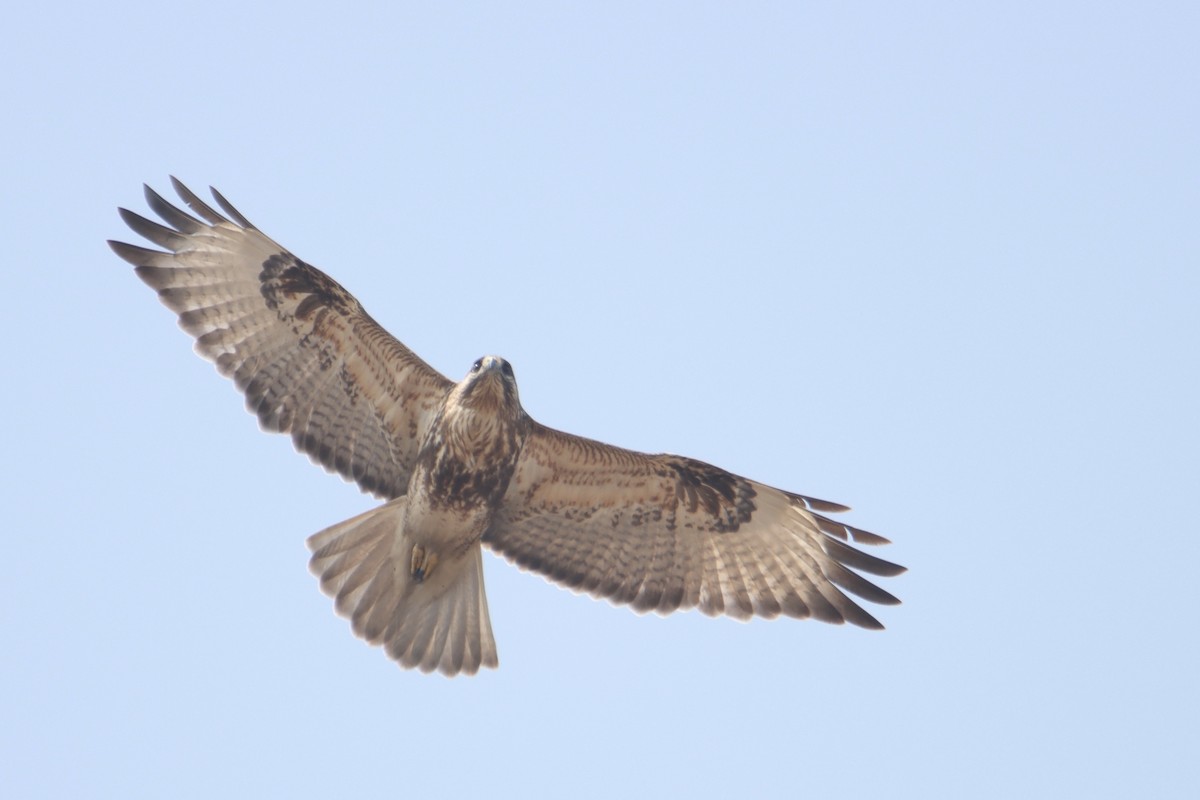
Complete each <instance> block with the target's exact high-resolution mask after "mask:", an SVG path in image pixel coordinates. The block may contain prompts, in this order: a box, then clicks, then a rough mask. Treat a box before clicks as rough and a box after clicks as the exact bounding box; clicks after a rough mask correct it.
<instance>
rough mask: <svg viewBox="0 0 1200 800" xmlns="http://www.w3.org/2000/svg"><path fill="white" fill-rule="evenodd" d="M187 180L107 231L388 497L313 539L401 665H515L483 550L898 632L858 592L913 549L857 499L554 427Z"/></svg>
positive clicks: (176, 306)
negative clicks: (895, 550)
mask: <svg viewBox="0 0 1200 800" xmlns="http://www.w3.org/2000/svg"><path fill="white" fill-rule="evenodd" d="M171 180H172V183H173V185H174V187H175V191H176V192H177V193H178V194H179V196H180V198H181V199H182V200H183V202H184V203H185V204H186V205H187V206H188V207H190V208H191V210H192V212H193V214H194V215H195V216H193V215H192V214H188V213H186V212H184V211H182V210H180V209H179V208H177V207H175V206H173V205H171V204H170V203H168V202H167V201H166V200H164V199H163V198H162V197H161V196H160V195H158V194H157V193H155V192H154V191H153V190H152V189H150V187H149V186H147V187H145V194H146V201H147V202H148V203H149V205H150V208H151V209H153V210H154V212H155V213H156V214H157V215H158V216H159V217H161V218H162V220H163V222H165V223H166V224H165V225H163V224H160V223H158V222H154V221H151V220H149V219H146V218H145V217H142V216H139V215H138V214H135V213H133V212H132V211H129V210H127V209H123V208H122V209H120V215H121V217H122V219H123V220H124V221H125V222H126V223H127V224H128V225H129V227H130V228H132V229H133V231H134V232H135V233H137V234H139V235H140V236H142V237H145V238H146V239H147V240H149V242H151V243H152V244H154V245H156V246H157V247H158V248H161V249H147V248H143V247H138V246H135V245H131V244H124V243H122V242H109V245H110V246H111V247H112V249H113V250H114V251H115V252H116V254H117V255H118V256H120V257H121V258H123V259H125V260H126V261H128V262H129V263H131V264H133V265H134V266H135V267H136V268H137V269H136V272H137V275H138V277H140V278H141V279H142V280H143V281H145V282H146V283H147V284H149V286H150V287H151V288H153V289H154V290H156V291H157V292H158V296H159V299H160V300H161V301H162V302H163V303H164V304H165V305H166V306H167V307H169V308H170V309H171V310H172V311H174V312H176V313H177V314H178V315H179V324H180V326H181V327H182V328H183V329H184V330H185V331H187V332H188V333H189V334H191V335H192V336H194V337H195V339H196V350H197V352H198V353H199V354H200V355H201V356H203V357H204V358H207V359H209V360H211V361H213V362H214V363H215V364H216V367H217V369H218V370H219V371H220V372H221V374H222V375H225V376H226V377H228V378H230V379H232V380H233V381H234V383H236V384H237V387H238V388H239V389H240V390H241V391H242V392H243V393H244V394H245V396H246V405H247V407H248V408H249V410H250V411H252V412H253V413H254V414H256V415H257V416H258V419H259V422H260V423H261V425H262V427H263V428H264V429H266V430H268V431H278V432H280V433H287V434H290V435H291V437H292V441H293V442H294V443H295V446H296V447H297V448H298V449H299V450H301V451H303V452H305V453H307V454H308V455H309V457H311V458H312V460H313V461H315V462H316V463H318V464H320V465H322V466H324V467H325V468H326V469H328V470H330V471H333V472H337V473H338V474H340V475H342V476H343V477H344V478H346V479H348V480H351V481H354V482H355V483H357V484H358V485H359V486H360V487H361V488H362V489H363V490H364V491H367V492H371V493H373V494H375V495H377V496H379V497H381V498H383V499H384V500H385V501H386V502H384V503H383V505H380V506H378V507H376V508H373V509H371V510H370V511H367V512H366V513H364V514H360V515H359V516H357V517H354V518H353V519H349V520H346V521H345V522H340V523H338V524H336V525H333V526H331V527H329V528H326V529H325V530H323V531H321V532H319V533H316V534H314V535H313V536H311V537H309V539H308V546H309V548H310V549H311V550H312V559H311V562H310V566H311V569H312V571H313V573H314V574H315V575H316V576H317V577H318V578H319V579H320V584H321V588H322V589H323V590H324V591H325V592H326V593H327V594H329V595H330V596H331V597H333V598H334V602H335V607H336V609H337V611H338V613H339V614H341V615H343V616H345V617H347V618H349V620H350V623H351V625H352V627H353V629H354V633H355V634H357V635H358V636H360V637H362V638H363V639H365V640H366V641H368V642H370V643H371V644H375V645H382V646H383V647H384V649H385V650H386V652H387V654H388V656H390V657H391V658H393V659H394V660H396V661H397V662H399V663H400V664H401V665H403V666H405V667H416V668H419V669H421V670H422V671H425V672H429V671H432V670H434V669H436V670H439V671H440V672H442V673H444V674H446V675H456V674H459V673H467V674H473V673H475V672H477V671H478V669H479V668H480V667H495V666H497V664H498V660H497V657H496V644H495V641H494V639H493V638H492V626H491V621H490V619H489V616H488V606H487V598H486V596H485V594H484V584H483V564H482V556H481V550H482V547H483V546H487V547H488V548H490V549H491V550H492V551H494V552H496V553H499V554H500V555H502V556H504V557H505V558H506V559H508V560H509V561H511V562H513V563H515V564H517V565H518V566H520V567H523V568H525V569H529V570H532V571H534V572H538V573H541V574H542V575H543V576H545V577H546V578H548V579H550V580H551V581H554V582H556V583H559V584H562V585H563V586H566V587H568V588H570V589H574V590H576V591H580V592H587V593H589V594H591V595H593V596H594V597H601V598H606V599H608V600H609V601H611V602H613V603H615V604H620V605H629V606H631V607H632V608H633V609H634V610H636V611H638V612H647V611H656V612H658V613H660V614H668V613H670V612H673V611H676V610H680V609H690V608H698V609H700V611H702V612H704V613H705V614H709V615H712V616H716V615H720V614H727V615H729V616H731V617H735V618H738V619H747V618H749V617H751V616H760V617H768V618H770V617H776V616H779V615H780V614H784V615H787V616H790V617H797V618H804V617H813V618H815V619H819V620H823V621H825V622H833V623H841V622H851V623H853V624H855V625H859V626H861V627H864V628H881V627H882V626H881V625H880V624H879V622H878V621H877V620H876V619H875V618H874V617H873V616H871V615H870V614H868V613H867V612H866V611H864V610H863V609H862V608H861V607H860V606H859V605H858V604H857V603H856V602H855V601H854V600H852V599H850V598H849V597H848V596H847V595H846V594H845V592H849V593H851V594H854V595H857V596H858V597H860V598H863V599H865V600H869V601H872V602H874V603H882V604H895V603H898V602H899V601H898V600H897V599H896V598H895V597H893V596H892V595H891V594H889V593H888V592H886V591H884V590H883V589H880V588H879V587H877V586H875V585H874V584H873V583H871V582H869V581H867V580H866V579H864V578H863V577H861V576H860V575H859V574H858V573H857V572H855V571H854V570H858V571H859V572H864V573H870V574H873V575H882V576H892V575H898V574H899V573H901V572H903V571H904V567H901V566H899V565H897V564H893V563H890V562H888V561H884V560H882V559H880V558H877V557H875V556H872V555H869V554H867V553H865V552H862V551H861V550H858V549H856V548H855V547H852V546H851V545H850V544H849V543H850V542H851V541H853V542H856V543H860V544H869V545H877V544H884V543H886V542H887V540H886V539H884V538H883V537H881V536H877V535H875V534H873V533H868V532H867V531H864V530H861V529H859V528H855V527H851V526H849V525H845V524H843V523H840V522H835V521H834V520H832V519H830V518H828V517H826V516H824V514H826V513H831V512H840V511H846V510H848V509H847V508H846V507H845V506H842V505H838V504H836V503H829V502H826V501H823V500H816V499H813V498H811V497H805V496H803V495H799V494H793V493H791V492H785V491H781V490H779V489H774V488H771V487H769V486H765V485H763V484H761V483H757V482H755V481H752V480H749V479H747V478H743V477H740V476H738V475H734V474H732V473H729V472H727V471H725V470H723V469H721V468H719V467H714V466H712V465H710V464H706V463H703V462H701V461H697V460H695V459H691V458H685V457H682V456H676V455H665V454H663V455H649V454H645V453H639V452H634V451H631V450H624V449H621V448H618V447H613V446H611V445H607V444H603V443H601V442H597V441H592V440H590V439H585V438H582V437H580V436H574V435H571V434H568V433H563V432H561V431H557V430H553V429H551V428H548V427H546V426H545V425H541V424H539V423H538V422H536V421H535V420H533V419H531V418H530V417H529V415H528V414H526V413H525V411H524V409H523V408H522V407H521V401H520V398H519V396H518V394H517V382H516V379H515V378H514V376H513V369H512V366H511V365H510V364H509V363H508V362H507V361H506V360H504V359H503V358H500V357H498V356H492V355H489V356H484V357H483V358H480V359H479V360H478V361H476V362H475V363H474V364H473V365H471V368H470V369H469V370H468V371H467V374H466V376H465V377H463V378H462V380H460V381H458V382H455V381H452V380H450V379H448V378H446V377H445V376H443V375H442V374H441V373H439V372H437V371H436V370H434V369H433V368H432V367H430V366H429V365H428V364H426V363H425V362H424V361H422V360H421V359H420V358H419V357H418V356H417V355H415V354H414V353H413V352H412V351H411V350H409V349H408V348H407V347H405V346H404V345H403V344H401V343H400V342H399V341H398V340H397V339H395V338H393V337H392V336H391V335H390V334H389V333H388V332H387V331H385V330H384V329H383V328H382V327H381V326H380V325H379V324H378V323H376V322H375V320H374V319H372V318H371V317H370V315H368V314H367V312H366V311H365V310H364V309H363V307H362V306H361V305H360V304H359V302H358V301H357V300H355V299H354V297H353V296H351V295H350V293H349V292H347V291H346V290H345V289H344V288H342V287H341V285H339V284H338V283H336V282H335V281H334V280H333V279H331V278H330V277H329V276H328V275H326V274H325V273H323V272H321V271H320V270H318V269H316V268H315V267H313V266H311V265H309V264H307V263H305V262H303V261H301V260H300V259H299V258H297V257H296V256H294V255H292V254H291V253H290V252H288V251H287V250H285V249H284V248H283V247H280V246H279V245H278V244H276V243H275V242H274V241H272V240H271V239H270V238H268V237H267V236H266V235H264V234H263V233H262V232H261V231H259V230H258V228H256V227H254V225H252V224H251V223H250V221H249V220H247V219H246V217H244V216H243V215H242V214H241V213H239V212H238V211H237V209H235V208H234V207H233V206H232V205H230V203H229V202H228V201H227V200H225V198H224V197H222V196H221V194H220V193H219V192H217V191H216V190H215V189H214V190H212V193H213V197H214V198H215V200H216V203H217V205H218V206H219V207H220V209H221V211H223V212H224V213H223V214H222V213H221V212H218V211H217V210H215V209H214V208H212V207H211V206H209V205H208V204H207V203H205V202H204V201H203V200H201V199H200V198H199V197H197V196H196V195H195V194H194V193H192V192H191V191H190V190H189V189H188V188H187V187H185V186H184V185H183V184H182V183H180V182H179V181H178V180H176V179H175V178H172V179H171Z"/></svg>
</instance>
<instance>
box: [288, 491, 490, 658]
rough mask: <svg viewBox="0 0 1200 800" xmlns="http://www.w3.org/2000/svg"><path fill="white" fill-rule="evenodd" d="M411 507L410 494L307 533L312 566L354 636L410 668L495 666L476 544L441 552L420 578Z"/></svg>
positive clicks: (480, 560)
mask: <svg viewBox="0 0 1200 800" xmlns="http://www.w3.org/2000/svg"><path fill="white" fill-rule="evenodd" d="M406 509H407V498H406V497H398V498H396V499H395V500H391V501H390V502H388V503H385V504H384V505H382V506H379V507H378V508H373V509H371V510H370V511H367V512H366V513H364V514H360V515H358V516H357V517H353V518H351V519H348V520H346V521H345V522H339V523H338V524H336V525H333V526H330V527H328V528H326V529H325V530H323V531H321V532H320V533H316V534H313V535H312V536H310V537H309V538H308V547H309V549H310V550H312V554H313V555H312V560H311V561H310V562H309V568H310V569H311V570H312V572H313V574H314V575H316V576H317V577H318V578H319V579H320V581H321V590H322V591H324V592H325V593H326V594H328V595H329V596H330V597H332V598H334V607H335V608H336V609H337V612H338V613H339V614H340V615H342V616H343V617H346V618H348V619H349V620H350V623H351V627H352V628H353V629H354V633H355V634H356V635H357V636H359V637H361V638H363V639H365V640H366V641H368V642H370V643H371V644H374V645H382V646H383V647H384V649H385V650H386V651H387V654H388V656H390V657H391V658H393V659H395V660H396V661H398V662H399V663H400V664H401V665H403V666H405V667H416V668H418V669H420V670H421V671H422V672H431V671H433V670H435V669H436V670H439V671H440V672H442V673H443V674H445V675H457V674H459V673H460V672H463V673H466V674H468V675H471V674H474V673H475V672H478V671H479V668H480V667H481V666H484V667H495V666H497V664H498V663H499V662H498V660H497V658H496V642H495V640H494V639H493V638H492V623H491V620H490V619H489V617H488V609H487V596H486V594H485V593H484V585H483V558H482V556H481V551H480V546H479V544H478V543H476V544H474V545H473V546H472V547H471V548H470V549H469V550H468V551H467V552H466V553H465V554H463V555H462V556H459V557H456V558H446V557H443V558H442V560H441V561H440V562H439V563H438V565H437V567H436V569H433V570H432V571H431V572H430V574H429V576H428V577H427V578H426V579H425V580H422V581H420V582H418V581H417V580H415V579H414V578H413V576H412V563H413V562H412V554H413V546H414V542H412V541H411V540H409V539H408V538H407V537H406V536H405V534H404V516H405V512H406Z"/></svg>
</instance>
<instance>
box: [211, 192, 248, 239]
mask: <svg viewBox="0 0 1200 800" xmlns="http://www.w3.org/2000/svg"><path fill="white" fill-rule="evenodd" d="M208 190H209V191H210V192H212V196H213V198H214V199H215V200H216V201H217V205H219V206H220V207H221V210H222V211H224V212H225V213H226V214H228V215H229V216H231V217H233V221H234V222H236V223H237V224H238V225H241V226H242V227H243V228H247V229H249V230H258V228H256V227H254V223H253V222H251V221H250V220H248V219H246V217H245V215H244V214H242V212H240V211H238V210H237V209H236V208H234V207H233V203H230V202H229V201H228V200H226V199H225V195H223V194H221V193H220V192H218V191H217V189H216V187H215V186H209V187H208Z"/></svg>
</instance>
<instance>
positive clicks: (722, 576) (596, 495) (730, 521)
mask: <svg viewBox="0 0 1200 800" xmlns="http://www.w3.org/2000/svg"><path fill="white" fill-rule="evenodd" d="M814 508H820V509H823V510H835V509H840V508H843V507H842V506H838V505H837V504H834V503H827V502H824V501H820V500H815V499H812V498H806V497H803V496H801V495H795V494H788V493H786V492H782V491H779V490H778V489H773V488H771V487H769V486H764V485H763V484H760V483H756V482H754V481H750V480H747V479H745V478H741V477H739V476H737V475H733V474H732V473H729V472H727V471H725V470H722V469H720V468H719V467H714V466H712V465H710V464H705V463H703V462H700V461H695V460H693V459H688V458H682V457H680V456H672V455H658V456H651V455H645V454H642V453H636V452H633V451H630V450H623V449H620V448H616V447H611V446H609V445H605V444H601V443H600V442H594V441H591V440H588V439H583V438H581V437H577V436H571V435H569V434H565V433H560V432H558V431H554V430H551V429H549V428H545V427H544V426H537V425H535V427H534V429H533V431H532V432H531V433H530V435H529V438H528V439H527V440H526V442H525V446H524V449H523V450H522V453H521V458H520V460H519V461H518V464H517V469H516V472H515V474H514V475H513V479H512V482H511V483H510V485H509V489H508V493H507V494H506V495H505V498H504V502H503V504H502V505H501V507H500V510H499V512H498V514H497V517H496V519H495V520H494V521H493V523H492V526H491V528H490V529H489V530H488V532H487V533H486V534H485V535H484V543H485V544H487V545H488V546H489V547H491V548H492V549H493V550H495V551H496V552H497V553H500V554H501V555H503V556H505V557H506V558H508V559H509V560H510V561H513V562H514V563H516V564H518V565H519V566H522V567H525V568H527V569H531V570H534V571H536V572H539V573H541V574H542V575H545V576H546V577H547V578H549V579H551V580H553V581H555V582H558V583H561V584H563V585H565V586H567V587H569V588H572V589H576V590H578V591H583V592H587V593H589V594H592V595H593V596H597V597H603V598H606V599H608V600H611V601H612V602H614V603H617V604H629V605H631V606H632V607H633V608H634V609H635V610H637V611H657V612H658V613H661V614H666V613H670V612H672V611H675V610H677V609H687V608H699V609H700V610H701V611H703V612H704V613H706V614H710V615H718V614H728V615H730V616H733V617H737V618H742V619H744V618H747V617H750V616H762V617H774V616H778V615H780V614H785V615H788V616H792V617H814V618H817V619H821V620H824V621H826V622H835V623H840V622H851V623H853V624H855V625H859V626H862V627H865V628H880V627H882V625H880V623H879V622H878V620H876V619H875V618H874V617H873V616H871V615H870V614H869V613H867V612H866V611H864V610H863V609H862V608H861V607H860V606H859V605H858V604H857V603H856V602H854V601H853V600H851V599H850V598H849V597H848V596H847V595H846V594H845V593H844V592H843V591H842V590H843V589H844V590H846V591H848V592H850V593H852V594H855V595H857V596H858V597H861V598H863V599H865V600H869V601H871V602H875V603H883V604H894V603H898V602H899V601H898V600H897V599H896V598H895V597H893V596H892V595H891V594H889V593H888V592H886V591H884V590H883V589H880V588H879V587H877V586H875V585H874V584H872V583H870V582H869V581H867V580H866V579H864V578H862V577H861V576H860V575H858V574H857V573H856V572H854V571H852V570H860V571H862V572H866V573H870V574H875V575H884V576H890V575H897V574H899V573H901V572H903V571H904V568H903V567H901V566H899V565H897V564H892V563H891V562H888V561H884V560H883V559H880V558H876V557H875V556H871V555H868V554H866V553H864V552H862V551H860V550H857V549H856V548H854V547H851V546H850V545H848V544H846V543H845V542H844V541H843V540H845V539H850V538H852V539H854V540H855V541H857V542H864V543H870V544H876V543H881V542H883V541H886V540H884V539H883V538H882V537H878V536H875V535H874V534H869V533H867V532H865V531H860V530H858V529H857V528H851V527H849V526H842V525H839V524H837V523H835V522H833V521H831V520H829V519H828V518H826V517H823V516H821V515H820V514H817V513H814V511H813V510H812V509H814Z"/></svg>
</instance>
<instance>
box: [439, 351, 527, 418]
mask: <svg viewBox="0 0 1200 800" xmlns="http://www.w3.org/2000/svg"><path fill="white" fill-rule="evenodd" d="M454 394H456V395H457V396H458V397H457V400H458V402H459V403H460V404H462V405H464V406H467V407H470V408H473V409H475V410H478V411H485V410H491V411H500V410H502V409H510V410H513V411H519V410H520V408H521V399H520V396H519V395H518V394H517V379H516V377H515V376H514V375H513V368H512V364H509V363H508V362H507V361H505V360H504V359H503V358H500V356H484V357H483V358H480V359H478V360H477V361H476V362H475V363H474V364H472V365H471V371H470V372H468V373H467V375H466V377H465V378H463V379H462V380H461V381H459V382H458V385H457V386H456V387H454Z"/></svg>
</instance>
